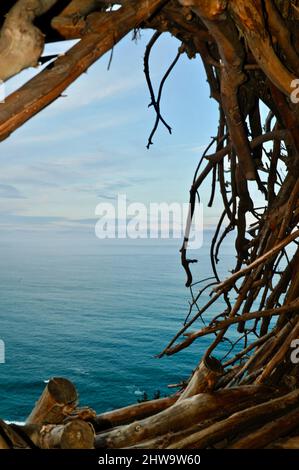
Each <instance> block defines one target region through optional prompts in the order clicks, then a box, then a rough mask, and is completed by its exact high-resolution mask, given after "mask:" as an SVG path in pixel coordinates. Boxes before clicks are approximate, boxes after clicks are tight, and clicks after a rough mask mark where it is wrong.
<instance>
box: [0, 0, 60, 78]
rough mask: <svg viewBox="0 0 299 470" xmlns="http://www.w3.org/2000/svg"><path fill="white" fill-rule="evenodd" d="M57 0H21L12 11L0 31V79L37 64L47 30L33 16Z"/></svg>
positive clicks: (41, 12) (48, 7) (44, 10)
mask: <svg viewBox="0 0 299 470" xmlns="http://www.w3.org/2000/svg"><path fill="white" fill-rule="evenodd" d="M56 2H57V0H19V1H18V2H17V3H16V4H15V6H14V7H13V8H12V9H11V10H10V11H9V13H8V15H7V17H6V19H5V22H4V25H3V26H2V29H1V34H0V80H2V81H5V80H7V79H8V78H10V77H12V76H13V75H16V74H17V73H19V72H20V71H21V70H23V69H25V68H27V67H35V66H36V65H37V64H38V59H39V58H40V56H41V54H42V51H43V48H44V41H45V37H44V34H43V33H42V32H41V31H40V30H39V29H38V28H37V27H36V26H34V20H35V18H36V17H37V16H40V15H42V14H43V13H45V12H46V11H47V10H49V9H50V8H51V7H52V6H53V5H54V4H55V3H56Z"/></svg>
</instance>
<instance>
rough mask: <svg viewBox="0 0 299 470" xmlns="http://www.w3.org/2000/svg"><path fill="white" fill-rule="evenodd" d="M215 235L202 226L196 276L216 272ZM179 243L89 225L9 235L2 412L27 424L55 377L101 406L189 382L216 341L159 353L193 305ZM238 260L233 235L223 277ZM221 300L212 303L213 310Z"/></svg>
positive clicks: (2, 277)
mask: <svg viewBox="0 0 299 470" xmlns="http://www.w3.org/2000/svg"><path fill="white" fill-rule="evenodd" d="M211 236H212V232H211V231H209V230H207V231H205V232H204V237H203V246H202V248H201V249H199V250H197V251H194V253H192V256H193V255H194V257H196V258H198V264H196V265H194V268H193V272H194V280H195V281H197V280H200V279H203V278H205V277H208V276H211V268H210V265H209V242H210V239H211ZM180 245H181V240H179V239H176V240H135V241H123V240H113V241H111V240H109V241H108V240H98V239H97V238H96V237H95V236H94V234H93V233H92V232H91V231H89V230H85V231H83V235H82V234H79V235H78V234H75V235H74V233H61V234H55V233H53V234H52V235H51V233H49V232H48V233H44V234H42V233H39V232H37V233H35V234H34V233H28V234H26V233H23V232H19V233H18V232H15V233H14V234H12V235H7V236H6V237H5V235H3V234H2V236H1V239H0V253H1V260H2V270H1V273H0V281H1V282H0V291H1V316H2V321H1V325H2V326H1V333H0V338H1V339H2V340H3V341H4V342H5V352H6V363H5V364H1V365H0V381H1V405H2V406H1V416H2V418H3V419H5V420H9V421H21V422H22V421H24V420H25V419H26V417H27V416H28V415H29V413H30V412H31V410H32V408H33V406H34V403H35V402H36V400H37V399H38V397H39V396H40V394H41V392H42V390H43V388H44V387H45V384H46V382H47V380H49V378H51V377H53V376H62V377H66V378H68V379H69V380H71V381H73V382H74V384H75V385H76V387H77V389H78V392H79V394H80V405H88V406H90V407H91V408H93V409H95V410H96V411H97V413H100V412H104V411H108V410H111V409H114V408H118V407H122V406H126V405H129V404H132V403H136V402H137V401H138V400H142V399H144V398H145V397H147V398H148V399H151V398H154V397H156V396H166V395H168V394H170V393H172V392H173V389H169V388H168V385H169V384H173V383H179V382H181V381H182V380H185V379H187V378H188V376H189V375H190V373H191V372H192V369H194V367H195V366H196V364H197V363H198V361H199V360H200V358H201V355H202V353H203V352H204V350H205V349H206V347H207V345H208V344H209V341H210V340H211V339H209V338H206V337H204V338H201V339H200V340H199V341H196V342H195V343H194V344H193V345H192V347H190V348H188V350H185V351H182V352H180V353H178V354H176V355H174V356H172V357H165V358H162V359H157V358H156V357H155V356H156V355H157V354H158V353H159V352H160V351H161V350H162V349H163V348H164V347H165V345H166V344H167V342H168V341H169V340H170V339H171V338H172V336H173V335H174V334H175V333H176V332H177V330H178V329H179V328H180V327H181V325H182V323H183V321H184V319H185V317H186V314H187V312H188V301H189V300H190V293H189V290H188V289H186V287H185V273H184V271H183V269H182V267H181V266H180V257H179V248H180ZM233 261H234V258H233V245H232V243H231V240H230V239H228V240H225V242H224V244H223V249H222V258H221V263H220V265H219V269H220V272H222V273H223V276H224V277H227V275H228V269H229V267H230V264H231V263H233ZM225 272H227V274H226V275H225ZM209 293H210V291H209V290H207V291H206V293H205V294H204V296H203V299H202V301H205V300H207V299H208V296H209ZM221 307H222V304H221V303H220V304H219V303H218V304H217V303H215V305H214V307H213V309H211V312H210V313H209V315H210V316H215V315H216V314H217V313H219V312H220V308H221ZM195 325H196V326H197V327H200V325H201V323H200V322H197V323H196V324H195ZM223 347H224V348H225V345H224V346H223ZM220 352H221V347H220ZM223 353H225V349H224V350H223Z"/></svg>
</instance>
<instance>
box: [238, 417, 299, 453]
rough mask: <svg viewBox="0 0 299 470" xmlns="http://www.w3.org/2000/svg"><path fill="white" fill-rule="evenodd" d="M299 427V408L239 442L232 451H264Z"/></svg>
mask: <svg viewBox="0 0 299 470" xmlns="http://www.w3.org/2000/svg"><path fill="white" fill-rule="evenodd" d="M298 426H299V408H296V409H295V410H293V411H291V412H290V413H287V414H286V415H284V416H282V417H280V418H278V419H275V420H274V421H272V422H271V423H268V424H266V425H265V426H263V427H261V428H260V429H259V430H258V431H255V432H253V433H251V434H249V435H248V436H245V437H243V438H241V439H239V440H237V441H236V442H235V443H234V444H233V445H232V446H231V448H232V449H262V448H264V447H266V446H267V445H269V444H270V443H271V442H273V441H275V440H276V439H278V438H280V437H283V436H287V435H288V433H290V432H291V431H293V430H294V429H296V428H298Z"/></svg>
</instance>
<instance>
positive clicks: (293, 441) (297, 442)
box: [267, 436, 299, 449]
mask: <svg viewBox="0 0 299 470" xmlns="http://www.w3.org/2000/svg"><path fill="white" fill-rule="evenodd" d="M267 449H299V436H293V437H290V438H287V439H280V440H279V441H277V442H274V444H271V445H269V446H268V447H267Z"/></svg>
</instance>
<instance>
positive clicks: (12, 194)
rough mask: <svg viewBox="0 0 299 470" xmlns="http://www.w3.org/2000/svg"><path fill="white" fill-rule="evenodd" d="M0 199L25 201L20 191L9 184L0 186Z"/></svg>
mask: <svg viewBox="0 0 299 470" xmlns="http://www.w3.org/2000/svg"><path fill="white" fill-rule="evenodd" d="M0 198H7V199H25V197H24V196H23V195H22V194H21V193H20V191H19V190H18V189H17V188H16V187H15V186H12V185H10V184H0Z"/></svg>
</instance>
